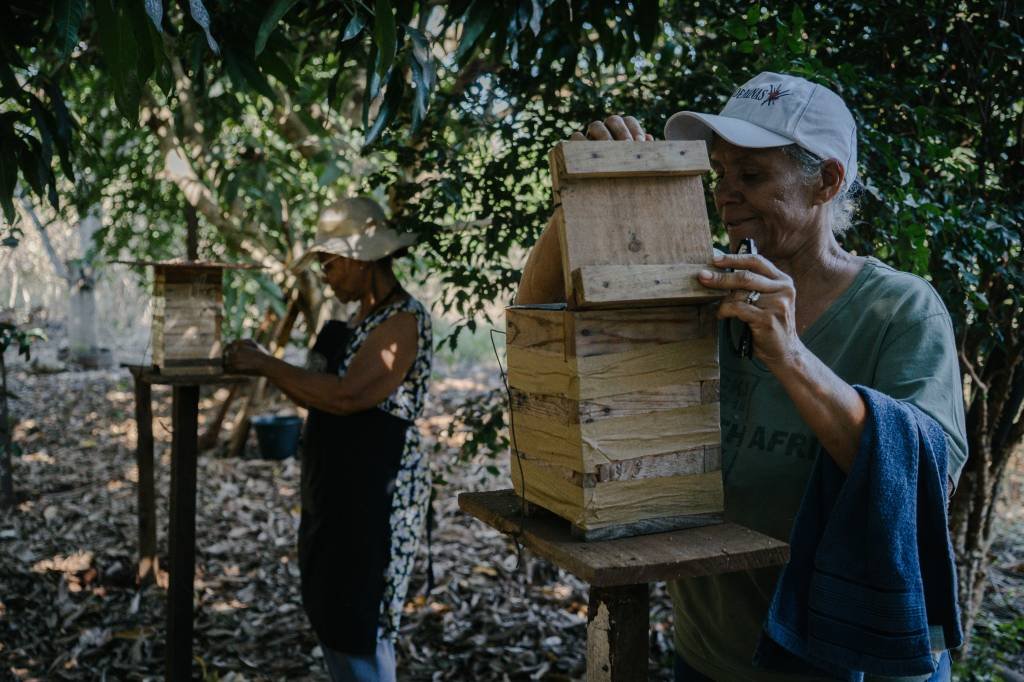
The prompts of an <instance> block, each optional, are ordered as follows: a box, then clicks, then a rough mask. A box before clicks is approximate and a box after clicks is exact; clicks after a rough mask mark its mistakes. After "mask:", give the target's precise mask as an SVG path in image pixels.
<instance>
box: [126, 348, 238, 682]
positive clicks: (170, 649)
mask: <svg viewBox="0 0 1024 682" xmlns="http://www.w3.org/2000/svg"><path fill="white" fill-rule="evenodd" d="M128 369H129V370H130V371H131V373H132V378H133V379H134V380H135V419H136V425H137V428H138V439H137V446H136V453H135V454H136V461H137V463H138V469H139V493H138V501H139V510H138V511H139V565H138V578H139V581H140V582H146V581H149V580H152V579H153V578H154V577H155V576H156V573H157V571H158V568H159V567H158V560H157V552H156V494H155V489H154V488H155V485H154V478H155V477H154V472H153V405H152V391H151V387H152V385H154V384H163V385H169V386H172V387H173V394H172V395H173V398H172V405H171V427H172V434H171V490H170V522H169V524H168V545H169V547H168V550H169V551H168V564H169V566H168V569H169V570H168V572H169V574H170V575H169V578H170V585H169V586H168V592H167V652H166V659H165V660H166V669H165V672H164V676H165V679H167V680H190V679H192V622H193V613H192V602H193V598H194V595H193V591H194V581H195V552H196V542H195V538H196V469H197V465H198V457H199V447H198V439H199V433H198V428H199V386H200V385H203V384H233V383H243V382H246V381H249V379H250V378H251V377H247V376H241V375H230V374H221V375H219V376H209V375H197V376H190V375H172V376H167V375H162V374H160V373H158V372H155V371H153V370H152V369H148V368H144V367H139V366H129V367H128Z"/></svg>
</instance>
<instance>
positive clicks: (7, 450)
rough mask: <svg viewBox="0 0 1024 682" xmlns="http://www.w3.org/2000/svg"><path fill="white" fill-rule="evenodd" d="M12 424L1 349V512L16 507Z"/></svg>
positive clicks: (5, 370)
mask: <svg viewBox="0 0 1024 682" xmlns="http://www.w3.org/2000/svg"><path fill="white" fill-rule="evenodd" d="M12 436H13V434H12V433H11V422H10V415H9V414H8V411H7V365H6V364H5V363H4V351H3V349H0V511H7V510H8V509H10V508H11V507H13V506H14V471H13V467H12V464H11V442H12Z"/></svg>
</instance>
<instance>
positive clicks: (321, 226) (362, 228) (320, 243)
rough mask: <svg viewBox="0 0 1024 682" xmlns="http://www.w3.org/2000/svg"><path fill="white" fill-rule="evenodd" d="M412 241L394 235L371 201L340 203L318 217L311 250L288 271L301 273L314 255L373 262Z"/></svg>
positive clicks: (403, 234) (405, 234) (406, 234)
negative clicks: (331, 255)
mask: <svg viewBox="0 0 1024 682" xmlns="http://www.w3.org/2000/svg"><path fill="white" fill-rule="evenodd" d="M415 241H416V235H414V234H412V233H411V232H398V231H397V230H395V229H393V228H392V227H391V226H390V225H388V220H387V217H386V216H385V215H384V209H382V208H381V207H380V205H378V204H377V202H376V201H374V200H373V199H368V198H366V197H357V198H355V199H342V200H340V201H336V202H334V203H333V204H331V205H330V206H328V207H327V208H325V209H324V210H323V211H322V212H321V213H320V219H319V220H318V221H317V225H316V239H315V240H314V242H313V246H312V247H310V249H309V251H307V252H306V253H305V255H303V256H302V258H300V259H299V261H298V262H297V263H296V264H295V265H293V266H292V270H293V271H294V272H301V271H302V270H305V269H306V268H308V267H309V266H310V264H312V263H313V261H314V260H315V259H316V255H317V254H318V253H332V254H334V255H336V256H345V257H346V258H351V259H353V260H360V261H375V260H380V259H381V258H384V257H385V256H390V255H391V254H393V253H394V252H395V251H399V250H400V249H404V248H405V247H407V246H410V245H411V244H413V243H414V242H415Z"/></svg>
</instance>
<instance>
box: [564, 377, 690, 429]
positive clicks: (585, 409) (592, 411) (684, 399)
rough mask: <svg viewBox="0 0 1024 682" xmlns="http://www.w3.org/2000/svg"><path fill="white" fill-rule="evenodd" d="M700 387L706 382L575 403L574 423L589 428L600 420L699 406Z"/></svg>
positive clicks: (645, 390) (643, 390)
mask: <svg viewBox="0 0 1024 682" xmlns="http://www.w3.org/2000/svg"><path fill="white" fill-rule="evenodd" d="M704 383H707V382H693V383H689V384H669V385H667V386H658V387H656V388H651V389H642V390H637V391H631V392H629V393H620V394H618V395H609V396H602V397H600V398H592V399H590V400H582V401H580V402H579V407H578V419H579V422H580V423H582V424H589V423H591V422H595V421H598V420H600V419H614V418H617V417H634V416H640V415H646V414H651V413H652V412H663V411H666V410H677V409H679V408H681V407H689V406H691V405H699V404H701V402H702V400H701V395H702V394H701V386H702V385H703V384H704Z"/></svg>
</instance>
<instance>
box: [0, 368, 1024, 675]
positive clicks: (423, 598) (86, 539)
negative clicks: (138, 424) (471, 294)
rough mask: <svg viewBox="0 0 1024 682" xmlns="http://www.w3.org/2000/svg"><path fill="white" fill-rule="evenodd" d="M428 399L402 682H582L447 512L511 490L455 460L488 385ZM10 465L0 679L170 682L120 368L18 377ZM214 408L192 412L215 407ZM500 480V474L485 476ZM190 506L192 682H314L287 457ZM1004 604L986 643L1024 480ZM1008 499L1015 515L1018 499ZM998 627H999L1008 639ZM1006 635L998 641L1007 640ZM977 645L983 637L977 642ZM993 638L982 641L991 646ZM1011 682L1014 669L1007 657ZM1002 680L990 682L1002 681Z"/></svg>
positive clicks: (582, 601)
mask: <svg viewBox="0 0 1024 682" xmlns="http://www.w3.org/2000/svg"><path fill="white" fill-rule="evenodd" d="M488 383H489V380H487V379H482V378H480V377H475V378H461V379H447V380H441V381H437V382H435V385H434V388H433V389H432V392H433V396H432V400H431V402H430V407H429V414H428V415H427V416H426V417H425V418H424V419H423V420H422V422H421V425H420V426H421V430H422V431H423V432H424V435H425V436H426V437H427V439H428V442H431V443H433V442H439V443H440V445H441V447H440V448H439V451H438V453H437V454H436V455H435V463H436V464H437V466H438V470H439V471H443V472H444V476H443V478H444V482H443V483H439V486H438V490H437V529H436V531H435V534H434V542H433V557H434V572H435V575H436V578H437V583H436V587H435V588H434V589H433V590H432V591H431V592H430V593H429V594H427V593H426V582H425V577H426V573H425V568H426V562H425V561H423V560H421V561H419V562H418V565H417V572H416V575H415V577H414V579H413V585H412V588H411V593H410V600H409V603H408V605H407V607H406V617H405V621H404V627H403V636H402V638H401V641H400V646H399V650H398V656H399V668H400V670H401V676H402V679H410V680H502V679H516V680H520V679H524V680H525V679H546V680H559V679H562V680H569V679H580V678H582V676H583V671H584V653H585V633H586V615H587V607H586V603H587V598H586V591H585V586H584V585H583V584H581V583H580V582H579V581H577V580H575V579H574V578H572V577H571V576H569V575H567V574H565V573H563V572H560V571H557V570H555V569H553V568H552V567H550V566H548V565H547V564H544V563H543V562H540V561H537V560H531V559H530V558H529V557H522V556H521V555H520V554H519V552H518V551H517V548H516V547H515V546H514V545H513V544H512V543H511V542H510V541H509V540H508V539H507V538H505V537H503V536H501V535H500V534H498V533H496V532H494V531H491V530H490V529H488V528H486V527H485V526H483V525H482V524H480V523H477V522H475V521H473V520H472V519H470V518H467V517H466V516H465V515H463V514H461V513H460V512H459V511H458V509H457V504H456V495H457V493H458V492H460V491H463V490H482V489H493V488H496V487H506V485H507V480H508V479H507V468H506V467H505V466H504V462H495V461H493V460H491V459H487V458H485V457H482V456H481V458H480V459H478V460H476V461H471V462H466V463H458V464H457V463H456V459H455V457H454V455H453V452H454V450H455V448H457V446H458V445H459V439H460V437H461V436H459V435H458V434H455V435H454V437H453V436H450V435H449V434H447V427H448V425H449V418H448V417H446V416H445V415H447V414H449V413H450V412H451V411H452V409H453V408H454V407H455V406H457V405H459V404H461V403H462V402H464V401H465V399H466V398H467V396H472V395H474V394H478V393H480V392H481V391H484V390H487V389H488V388H491V387H492V386H489V385H488ZM11 388H12V390H13V392H14V393H16V394H17V396H18V400H17V401H15V402H14V403H13V409H14V414H15V416H16V417H17V418H18V420H19V421H18V425H17V428H16V431H15V437H16V439H17V440H18V442H19V443H20V445H21V447H22V449H23V454H22V455H21V456H20V457H18V458H16V459H15V477H16V478H15V481H16V486H17V488H18V493H19V499H20V504H19V506H18V508H17V510H16V511H15V512H13V513H12V514H10V515H7V516H5V517H2V518H0V679H8V678H10V679H16V680H30V679H57V680H60V679H75V680H103V679H109V680H115V679H116V680H140V679H146V678H159V677H162V672H163V668H162V661H163V658H162V657H163V644H162V642H163V639H164V633H165V621H164V603H165V594H166V593H165V586H166V580H165V579H166V575H164V576H162V577H161V580H159V581H158V583H157V584H152V585H149V586H146V587H143V588H141V589H139V588H138V587H137V586H136V584H135V561H136V559H135V552H136V546H137V545H136V543H137V533H138V531H137V521H136V515H135V510H136V497H135V496H136V486H135V482H136V480H137V472H136V468H135V462H134V454H133V449H134V446H135V429H134V422H133V420H132V414H133V396H132V386H131V380H130V378H129V376H128V374H127V372H124V371H111V372H64V373H60V374H53V375H37V374H31V373H28V372H27V371H25V370H16V371H15V372H14V375H13V377H12V386H11ZM154 402H155V423H154V432H155V435H156V439H157V459H158V462H159V464H158V466H157V494H158V523H159V525H158V538H159V542H160V545H161V551H162V552H163V553H165V552H166V546H167V545H166V524H167V514H166V510H167V497H166V492H167V489H168V485H169V467H168V457H169V449H170V434H169V428H170V417H169V407H170V405H169V403H170V394H169V391H168V390H166V389H160V388H157V389H155V390H154ZM212 402H213V401H212V398H210V397H207V398H206V399H205V400H204V405H206V406H209V405H211V404H212ZM496 466H497V468H495V467H496ZM198 478H199V490H198V500H197V509H198V516H197V536H198V539H197V575H196V600H197V609H196V613H197V616H196V624H195V627H196V629H195V646H194V652H195V655H196V666H195V668H196V671H197V674H201V675H202V676H203V678H204V679H207V680H279V679H288V680H303V679H309V680H314V679H325V678H326V676H325V674H324V672H323V670H322V666H321V661H320V658H319V649H318V647H317V644H316V641H315V639H314V638H313V635H312V633H311V632H310V630H309V627H308V626H307V623H306V620H305V616H304V614H303V612H302V609H301V606H300V602H299V582H298V566H297V563H296V557H295V536H296V528H297V524H298V512H299V508H298V507H299V495H298V486H299V470H298V466H297V463H296V462H295V461H294V460H287V461H284V462H274V461H263V460H258V459H223V458H219V457H217V456H216V455H215V454H208V455H205V456H203V457H201V459H200V465H199V475H198ZM1010 484H1011V491H1010V493H1011V496H1010V499H1011V504H1009V505H1004V507H1003V512H1004V513H1003V516H1004V521H1003V524H1004V529H1005V530H1004V539H1003V540H1001V541H1000V543H999V544H998V545H997V548H996V549H997V556H998V560H997V562H996V567H995V568H994V569H993V572H994V582H995V585H996V589H995V590H994V591H993V596H992V597H991V599H990V600H989V601H990V603H989V604H988V606H987V610H986V614H985V617H984V618H983V619H982V626H981V627H983V628H984V627H991V628H995V630H993V632H995V633H996V635H998V636H996V637H995V638H994V639H993V638H990V639H987V640H984V641H983V642H982V647H981V648H984V647H985V646H988V643H989V642H990V641H991V642H995V644H994V646H1002V644H1004V643H1005V642H1004V641H1003V640H1002V639H999V637H1004V638H1005V637H1009V638H1010V641H1011V642H1012V640H1013V639H1015V638H1016V637H1017V636H1018V634H1024V629H1022V630H1021V632H1020V633H1016V632H1011V631H1006V632H1004V631H1005V630H1006V628H1007V627H1012V624H1013V623H1014V622H1021V623H1024V613H1022V603H1021V596H1022V594H1024V546H1022V541H1021V539H1020V538H1021V533H1020V530H1021V528H1024V518H1022V517H1021V515H1020V513H1019V509H1020V506H1021V501H1022V491H1024V476H1021V475H1020V472H1019V468H1018V471H1017V472H1016V473H1015V474H1014V476H1013V478H1012V480H1011V482H1010ZM1014 500H1015V502H1014ZM651 610H652V614H651V616H652V617H651V623H652V631H651V644H652V646H651V656H652V660H651V671H652V672H651V679H666V680H667V679H670V660H671V636H670V633H671V623H670V609H669V605H668V601H667V599H666V597H665V593H664V590H663V588H662V587H661V586H658V587H656V588H655V590H654V592H653V597H652V599H651ZM1006 624H1010V626H1007V625H1006ZM1000 628H1002V629H1000ZM983 634H984V633H983ZM990 634H991V633H990ZM1005 660H1006V663H1005V665H1004V666H1003V669H1004V671H1005V670H1012V669H1013V667H1016V665H1017V664H1019V663H1021V661H1020V660H1019V659H1014V658H1013V657H1012V656H1009V657H1007V658H1006V659H1005ZM997 674H998V673H997Z"/></svg>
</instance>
